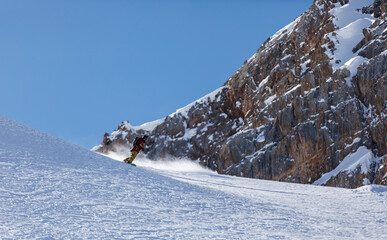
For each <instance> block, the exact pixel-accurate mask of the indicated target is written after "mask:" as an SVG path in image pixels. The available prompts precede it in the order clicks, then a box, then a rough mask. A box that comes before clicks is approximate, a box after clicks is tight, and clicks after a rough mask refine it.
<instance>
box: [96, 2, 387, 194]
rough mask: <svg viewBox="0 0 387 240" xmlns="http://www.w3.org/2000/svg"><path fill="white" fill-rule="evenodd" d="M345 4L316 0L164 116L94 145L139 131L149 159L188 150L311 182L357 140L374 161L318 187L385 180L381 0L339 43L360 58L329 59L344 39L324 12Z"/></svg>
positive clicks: (216, 164)
mask: <svg viewBox="0 0 387 240" xmlns="http://www.w3.org/2000/svg"><path fill="white" fill-rule="evenodd" d="M347 3H351V1H348V0H341V1H335V0H325V1H324V0H319V1H315V3H314V4H313V5H312V6H311V7H310V9H309V10H308V11H307V12H306V13H305V14H303V15H302V16H300V17H299V18H297V19H296V20H294V21H293V22H292V23H291V24H290V25H288V26H287V27H285V28H283V29H281V30H280V31H279V32H277V33H276V34H275V35H274V36H272V37H271V38H269V39H268V40H267V41H265V43H264V44H263V45H262V46H261V47H260V48H259V49H258V50H257V52H256V54H254V56H252V57H251V58H250V59H249V60H247V61H246V62H245V63H244V64H243V66H242V67H241V68H240V69H239V70H238V71H237V72H236V73H235V74H234V75H233V76H232V77H231V78H230V79H229V80H228V81H227V82H226V83H225V84H224V86H223V87H221V88H219V89H218V90H217V91H215V92H213V93H211V94H209V95H207V96H205V97H203V98H202V99H199V100H198V101H196V102H194V103H192V104H190V105H188V106H187V107H185V108H183V109H181V110H179V111H177V112H176V113H174V114H172V115H170V116H167V117H166V118H165V119H161V120H158V121H155V122H153V123H148V124H145V125H143V126H140V127H132V126H131V125H130V124H129V123H128V122H124V123H122V124H121V125H120V126H119V128H118V130H117V131H115V132H113V133H112V135H111V136H107V135H105V136H104V140H103V142H102V144H101V145H100V146H99V147H97V148H95V150H96V151H98V152H102V153H108V152H109V151H117V149H121V147H122V146H123V147H124V148H126V149H128V148H129V147H130V143H131V142H132V141H133V139H134V137H135V136H136V135H141V134H144V133H147V134H148V135H150V136H151V137H150V139H149V140H148V142H147V147H146V150H145V153H146V154H147V157H149V158H151V159H159V158H164V157H168V156H173V157H180V158H189V159H192V160H200V163H201V164H203V165H204V166H207V167H209V168H211V169H214V170H216V171H218V172H219V173H223V174H230V175H236V176H244V177H251V178H261V179H269V180H279V181H288V182H297V183H313V182H315V181H316V180H318V179H320V178H321V177H322V176H323V174H324V173H328V172H331V171H332V170H334V169H335V168H336V167H337V166H338V165H339V164H340V163H341V162H342V161H343V159H344V158H345V157H346V156H348V155H349V154H351V153H353V152H355V151H356V150H357V149H359V147H361V146H365V147H367V148H368V149H370V150H372V152H373V154H374V155H375V159H380V160H378V161H379V162H373V163H372V164H371V163H370V164H369V165H370V166H368V167H369V169H370V170H369V171H368V172H366V173H364V172H363V171H360V168H359V167H357V168H354V169H353V170H351V171H343V172H340V173H338V174H337V175H335V176H333V177H332V178H331V179H330V180H329V181H327V182H326V185H329V186H340V187H349V188H353V187H358V186H361V185H364V184H370V183H376V184H385V185H386V184H387V183H386V182H387V179H386V178H387V176H386V171H387V167H386V166H387V162H386V161H387V157H384V158H380V157H381V156H387V155H386V154H387V53H386V49H387V40H386V38H387V32H386V31H385V29H386V21H385V7H384V1H379V0H376V1H375V2H374V4H372V5H371V6H364V7H363V8H361V9H360V10H359V11H361V12H363V13H364V14H373V16H371V15H369V16H370V17H375V18H376V19H375V21H374V23H373V24H372V25H371V26H369V27H368V28H364V29H362V30H361V31H362V34H363V36H364V38H363V39H361V41H360V42H359V43H355V44H354V46H344V47H350V49H351V50H352V52H353V54H354V56H355V57H354V58H353V59H354V61H361V64H359V65H354V66H358V67H353V68H351V67H348V66H352V65H351V61H349V62H347V63H345V62H340V61H341V60H340V59H336V60H335V61H333V59H334V58H332V56H335V54H336V53H337V52H338V48H340V47H341V48H342V47H343V46H342V45H340V42H338V40H336V36H337V26H336V25H335V24H334V16H332V14H331V10H332V9H333V8H335V7H337V6H341V5H344V4H347ZM353 59H352V60H353ZM332 61H333V62H332ZM333 65H335V67H333ZM337 66H338V67H337ZM118 146H120V147H119V148H118ZM371 165H372V166H371Z"/></svg>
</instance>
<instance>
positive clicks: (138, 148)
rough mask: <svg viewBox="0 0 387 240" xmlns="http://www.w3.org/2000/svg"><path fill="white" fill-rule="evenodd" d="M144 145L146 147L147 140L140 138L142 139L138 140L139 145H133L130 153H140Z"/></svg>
mask: <svg viewBox="0 0 387 240" xmlns="http://www.w3.org/2000/svg"><path fill="white" fill-rule="evenodd" d="M144 145H145V139H144V138H140V139H138V141H137V144H136V145H133V147H132V149H130V151H131V152H133V151H136V152H140V151H141V149H142V148H143V147H144Z"/></svg>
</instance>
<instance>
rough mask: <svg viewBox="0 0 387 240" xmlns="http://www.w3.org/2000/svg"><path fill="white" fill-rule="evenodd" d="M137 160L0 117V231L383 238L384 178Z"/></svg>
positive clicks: (56, 235)
mask: <svg viewBox="0 0 387 240" xmlns="http://www.w3.org/2000/svg"><path fill="white" fill-rule="evenodd" d="M138 163H139V165H143V166H147V167H146V168H145V167H137V168H136V167H132V166H130V165H127V164H124V163H121V162H118V161H114V160H111V159H108V158H105V157H103V156H100V155H98V154H95V153H92V152H89V151H86V150H84V149H81V148H79V147H77V146H74V145H71V144H69V143H66V142H64V141H62V140H60V139H57V138H55V137H52V136H49V135H47V134H44V133H41V132H39V131H37V130H34V129H31V128H29V127H27V126H24V125H21V124H19V123H17V122H15V121H12V120H10V119H7V118H5V117H2V116H0V177H1V186H0V238H3V239H134V238H140V239H151V238H155V239H208V238H211V239H313V238H314V239H337V238H340V239H385V238H386V237H387V230H386V228H385V224H386V220H385V216H386V208H385V204H386V199H387V187H382V186H375V185H374V186H368V187H363V188H360V189H356V190H348V189H337V188H327V187H320V186H306V185H299V184H289V183H279V182H273V181H262V180H257V179H247V178H244V179H243V178H235V177H230V176H221V175H217V174H215V173H212V172H209V171H208V170H204V169H200V167H199V165H196V166H194V165H193V164H194V163H192V162H190V164H191V165H190V164H186V163H181V162H179V163H178V164H180V167H179V169H183V168H181V164H183V165H185V168H184V171H181V170H179V171H176V169H177V168H176V165H175V166H172V168H171V167H170V166H171V165H174V164H175V163H173V162H169V164H166V163H162V162H158V163H156V164H155V162H154V161H148V160H145V159H142V161H139V162H138ZM168 166H169V167H168ZM161 169H162V170H161ZM173 169H174V170H173Z"/></svg>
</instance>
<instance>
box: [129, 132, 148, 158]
mask: <svg viewBox="0 0 387 240" xmlns="http://www.w3.org/2000/svg"><path fill="white" fill-rule="evenodd" d="M147 138H148V136H147V135H144V136H142V137H140V138H139V137H136V139H134V141H133V147H132V149H130V151H131V152H132V153H131V154H130V157H128V158H125V159H124V162H126V163H130V164H132V162H133V161H134V159H135V158H136V157H137V154H138V153H139V152H140V151H141V150H143V149H144V145H145V141H146V139H147Z"/></svg>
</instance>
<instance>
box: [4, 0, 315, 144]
mask: <svg viewBox="0 0 387 240" xmlns="http://www.w3.org/2000/svg"><path fill="white" fill-rule="evenodd" d="M312 3H313V1H312V0H292V1H289V0H276V1H264V0H255V1H253V0H239V1H237V0H235V1H231V0H222V1H220V0H219V1H216V0H192V1H187V0H174V1H172V0H166V1H160V0H149V1H147V0H143V1H140V0H138V1H130V0H81V1H80V0H56V1H53V0H34V1H30V0H1V1H0V36H1V37H0V86H1V88H0V91H1V92H0V114H1V115H4V116H7V117H9V118H13V119H15V120H17V121H19V122H22V123H24V124H27V125H29V126H32V127H34V128H37V129H39V130H41V131H44V132H47V133H49V134H52V135H55V136H57V137H60V138H63V139H65V140H67V141H70V142H72V143H75V144H77V145H80V146H82V147H85V148H91V147H93V146H94V145H97V144H99V143H100V142H101V141H102V137H103V134H104V133H105V132H109V133H110V132H112V131H113V130H114V129H115V128H116V127H117V126H118V124H119V123H120V122H122V121H126V120H128V121H129V122H130V123H131V124H132V125H140V124H142V123H145V122H149V121H153V120H156V119H160V118H163V117H165V116H167V115H169V114H171V113H173V112H174V111H175V110H176V109H179V108H181V107H184V106H185V105H187V104H189V103H191V102H192V101H195V100H196V99H198V98H200V97H202V96H204V95H206V94H207V93H210V92H212V91H213V90H215V89H217V88H219V87H220V86H221V85H222V84H223V83H224V82H226V81H227V79H228V78H230V77H231V76H232V74H233V73H234V72H235V71H236V70H237V69H238V68H239V67H241V66H242V64H243V62H244V60H246V59H249V58H250V57H251V56H252V55H253V54H254V53H255V52H256V50H257V49H258V48H259V47H260V45H261V44H262V43H263V42H264V41H265V40H266V39H267V38H268V37H270V36H271V35H273V34H274V33H275V32H276V31H278V30H279V29H280V28H282V27H284V26H285V25H287V24H288V23H290V22H291V21H293V20H294V19H295V18H296V17H298V16H299V15H300V14H302V13H303V12H305V11H306V10H307V9H308V8H309V7H310V5H311V4H312Z"/></svg>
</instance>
